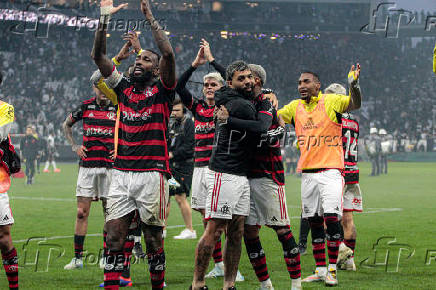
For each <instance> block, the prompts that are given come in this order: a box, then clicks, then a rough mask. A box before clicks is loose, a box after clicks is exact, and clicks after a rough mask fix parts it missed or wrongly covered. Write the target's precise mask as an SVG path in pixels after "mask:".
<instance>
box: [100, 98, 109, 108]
mask: <svg viewBox="0 0 436 290" xmlns="http://www.w3.org/2000/svg"><path fill="white" fill-rule="evenodd" d="M107 105H109V100H108V99H100V106H102V107H106V106H107Z"/></svg>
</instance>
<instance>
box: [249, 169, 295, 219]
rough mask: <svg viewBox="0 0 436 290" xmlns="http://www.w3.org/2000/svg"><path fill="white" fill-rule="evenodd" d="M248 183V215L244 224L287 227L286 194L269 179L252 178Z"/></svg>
mask: <svg viewBox="0 0 436 290" xmlns="http://www.w3.org/2000/svg"><path fill="white" fill-rule="evenodd" d="M249 182H250V215H249V216H248V218H247V220H246V221H245V224H247V225H260V226H262V225H268V226H288V225H289V216H288V207H287V205H286V192H285V187H284V186H283V185H278V184H277V183H275V182H274V181H273V180H271V179H270V178H266V177H264V178H253V179H249Z"/></svg>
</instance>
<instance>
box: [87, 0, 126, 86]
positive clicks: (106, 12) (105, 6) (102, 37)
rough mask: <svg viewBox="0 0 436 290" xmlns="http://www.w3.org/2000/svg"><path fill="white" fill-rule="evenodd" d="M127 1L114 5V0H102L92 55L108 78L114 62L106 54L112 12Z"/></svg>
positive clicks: (121, 7) (122, 6) (123, 5)
mask: <svg viewBox="0 0 436 290" xmlns="http://www.w3.org/2000/svg"><path fill="white" fill-rule="evenodd" d="M127 5H128V4H127V3H125V4H121V5H119V6H117V7H113V0H102V1H101V3H100V21H99V23H98V29H97V30H96V32H95V38H94V46H93V48H92V52H91V57H92V59H93V60H94V62H95V64H96V65H97V67H98V69H99V70H100V72H101V74H102V75H103V77H105V78H107V77H108V76H110V75H111V73H112V68H113V65H112V62H111V60H110V59H109V58H108V57H107V56H106V33H107V28H108V24H109V20H110V17H111V15H112V14H114V13H116V12H117V11H119V10H121V9H123V8H125V7H127Z"/></svg>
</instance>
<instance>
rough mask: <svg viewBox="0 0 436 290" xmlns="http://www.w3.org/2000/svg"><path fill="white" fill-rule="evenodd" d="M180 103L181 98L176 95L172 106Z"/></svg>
mask: <svg viewBox="0 0 436 290" xmlns="http://www.w3.org/2000/svg"><path fill="white" fill-rule="evenodd" d="M179 104H182V100H181V99H180V98H179V97H176V98H175V99H174V102H173V106H175V105H179Z"/></svg>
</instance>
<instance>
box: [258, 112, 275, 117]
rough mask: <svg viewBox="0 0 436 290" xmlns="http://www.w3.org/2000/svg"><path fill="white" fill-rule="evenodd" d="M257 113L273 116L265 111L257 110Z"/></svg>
mask: <svg viewBox="0 0 436 290" xmlns="http://www.w3.org/2000/svg"><path fill="white" fill-rule="evenodd" d="M259 114H266V115H268V116H271V117H272V116H273V115H272V114H271V113H270V112H267V111H259Z"/></svg>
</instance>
